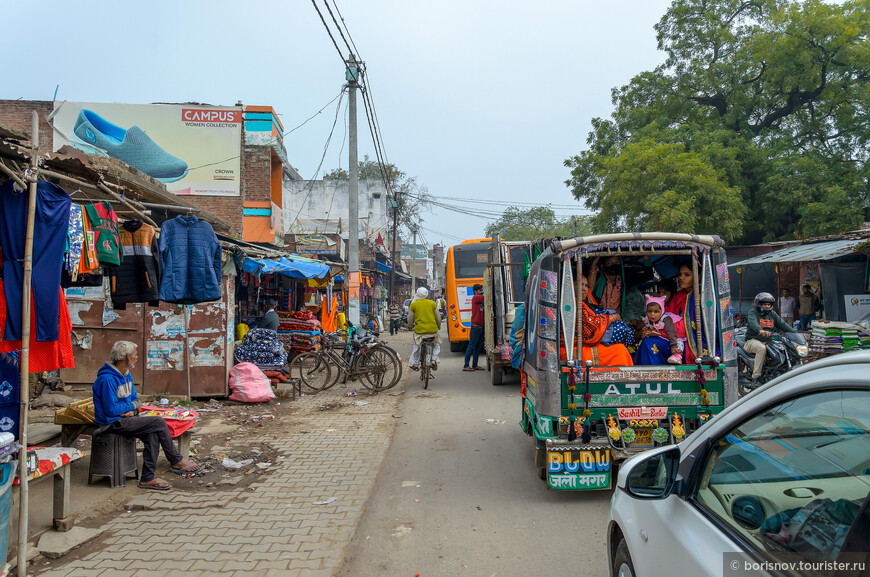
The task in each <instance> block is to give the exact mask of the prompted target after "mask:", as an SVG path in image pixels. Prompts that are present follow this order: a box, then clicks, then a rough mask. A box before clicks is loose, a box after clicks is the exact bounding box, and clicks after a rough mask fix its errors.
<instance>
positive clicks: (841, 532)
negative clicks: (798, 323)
mask: <svg viewBox="0 0 870 577" xmlns="http://www.w3.org/2000/svg"><path fill="white" fill-rule="evenodd" d="M607 544H608V554H609V556H610V557H609V560H610V575H611V576H612V577H678V576H681V575H686V576H690V575H691V576H692V577H698V576H710V577H712V576H716V577H728V576H730V575H870V554H868V553H867V552H868V551H870V351H859V352H854V353H845V354H841V355H837V356H833V357H829V358H826V359H823V360H820V361H817V362H814V363H811V364H808V365H804V366H802V367H799V368H797V369H795V370H793V371H791V372H790V373H787V374H786V375H783V376H781V377H779V378H777V379H775V380H773V381H771V382H770V383H768V384H766V385H764V386H763V387H761V388H760V389H758V390H757V391H754V392H753V393H752V394H750V395H748V396H746V397H744V398H742V399H740V400H739V401H737V402H735V403H734V404H733V405H731V406H729V407H728V408H727V409H725V410H724V411H722V413H720V414H719V415H717V416H716V417H715V418H714V419H712V420H711V421H710V422H709V423H707V424H706V425H704V426H703V427H702V428H700V429H698V430H697V431H696V432H695V433H693V434H692V435H691V436H689V437H688V438H687V439H686V440H684V441H683V442H682V443H680V444H679V445H671V446H665V447H659V448H656V449H653V450H650V451H647V452H646V453H643V454H641V455H638V456H636V457H633V458H631V459H629V460H628V461H626V462H625V463H624V464H623V465H622V466H621V468H620V470H619V476H618V480H617V488H616V490H615V491H614V494H613V498H612V500H611V504H610V523H609V527H608V532H607ZM850 552H857V553H852V554H849V553H850ZM855 555H858V556H859V557H861V558H862V559H863V560H864V563H865V565H864V567H863V569H862V570H860V571H858V572H845V573H837V572H835V571H831V570H830V568H831V567H832V565H830V564H828V565H815V566H812V565H810V566H808V567H820V568H822V569H823V570H821V571H818V572H813V571H810V572H801V571H800V570H797V569H796V567H798V565H792V566H791V568H789V569H786V570H783V571H781V572H777V571H776V570H773V569H777V567H773V566H771V565H770V563H771V562H782V561H788V562H790V563H794V562H795V561H797V560H798V559H804V558H806V559H808V560H809V561H808V562H816V563H818V562H819V560H820V559H821V560H823V561H828V562H831V561H838V560H839V561H850V562H854V558H855ZM747 568H753V569H760V570H759V571H757V572H748V571H747V572H741V571H743V570H745V569H747ZM778 568H779V569H781V568H782V567H781V566H780V567H778ZM825 568H827V570H824V569H825ZM792 569H795V570H794V571H792Z"/></svg>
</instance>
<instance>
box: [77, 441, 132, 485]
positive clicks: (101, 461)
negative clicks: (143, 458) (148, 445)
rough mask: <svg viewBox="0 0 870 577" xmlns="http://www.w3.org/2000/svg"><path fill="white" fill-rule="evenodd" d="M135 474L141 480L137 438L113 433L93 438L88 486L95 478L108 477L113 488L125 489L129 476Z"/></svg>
mask: <svg viewBox="0 0 870 577" xmlns="http://www.w3.org/2000/svg"><path fill="white" fill-rule="evenodd" d="M130 473H135V475H136V477H135V478H136V479H138V478H139V459H138V458H137V457H136V439H135V437H124V436H122V435H116V434H113V433H94V435H93V436H92V437H91V464H90V467H89V468H88V485H93V482H94V477H108V478H109V481H110V482H111V485H112V488H114V487H123V486H124V483H125V481H126V479H127V475H129V474H130Z"/></svg>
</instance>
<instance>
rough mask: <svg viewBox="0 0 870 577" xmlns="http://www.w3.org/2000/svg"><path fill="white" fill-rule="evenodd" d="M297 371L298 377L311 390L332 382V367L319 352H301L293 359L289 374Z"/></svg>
mask: <svg viewBox="0 0 870 577" xmlns="http://www.w3.org/2000/svg"><path fill="white" fill-rule="evenodd" d="M296 371H298V373H299V379H300V380H301V381H302V383H303V384H304V385H305V386H306V387H308V389H309V390H311V391H312V392H315V393H317V392H319V391H322V390H323V389H324V387H328V386H330V383H331V382H332V369H331V368H330V367H329V363H328V362H326V359H324V358H323V356H322V355H320V354H319V353H311V352H309V353H302V354H301V355H299V356H298V357H296V358H295V359H293V366H292V368H291V370H290V374H291V375H294V373H295V372H296Z"/></svg>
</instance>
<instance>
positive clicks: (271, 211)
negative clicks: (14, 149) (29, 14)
mask: <svg viewBox="0 0 870 577" xmlns="http://www.w3.org/2000/svg"><path fill="white" fill-rule="evenodd" d="M65 104H67V103H61V102H52V101H44V100H0V123H3V124H5V125H7V126H9V127H10V128H12V129H14V130H17V131H20V132H25V133H29V132H30V125H31V111H33V110H35V111H36V112H37V114H38V115H39V125H40V131H39V135H40V139H39V141H40V152H41V153H42V154H49V153H51V152H52V151H53V150H54V148H57V147H58V146H57V143H56V140H57V139H58V137H59V136H60V137H62V138H63V139H66V140H74V138H73V137H72V136H70V135H68V134H65V132H66V130H64V131H62V130H60V129H58V128H57V118H56V117H55V115H57V114H58V110H59V109H60V108H62V106H63V105H65ZM73 105H74V103H69V106H73ZM105 106H107V107H108V106H114V107H121V106H130V107H136V106H138V107H141V108H149V107H150V108H152V109H159V108H161V107H166V108H170V107H172V108H179V107H190V108H194V109H196V110H215V111H220V112H224V113H226V114H227V116H226V118H227V119H229V120H228V122H232V123H237V124H240V125H241V126H240V134H241V136H240V141H239V143H238V147H235V146H234V145H233V144H232V143H230V144H229V146H230V147H231V148H233V149H235V150H236V151H237V152H236V155H235V156H236V158H238V170H239V172H240V174H239V175H238V180H237V181H236V182H237V184H236V186H235V187H234V188H233V189H232V190H233V192H232V193H229V194H228V193H224V194H220V195H208V194H189V195H185V199H186V200H188V201H190V202H191V203H193V204H195V205H199V206H201V207H203V208H204V209H205V210H208V211H209V212H210V213H211V214H213V215H215V216H217V217H219V218H221V219H223V220H224V221H226V222H227V223H229V225H230V234H231V235H232V236H234V237H236V238H239V239H241V240H244V241H247V242H257V243H269V244H275V245H278V246H283V245H284V225H283V203H284V196H285V192H284V191H285V190H286V189H287V188H288V187H289V186H291V185H290V183H291V182H293V181H298V180H302V178H301V177H300V176H299V174H298V173H297V172H296V170H295V169H294V168H293V167H292V166H291V164H290V162H289V160H288V159H287V150H286V149H285V147H284V141H283V136H282V134H283V130H284V129H283V126H282V125H281V121H280V120H279V119H278V116H277V113H276V112H275V110H274V109H273V108H272V107H270V106H243V105H242V104H241V103H238V104H237V105H236V106H234V107H211V106H208V105H200V104H183V105H170V104H166V105H163V104H160V105H109V104H107V105H105ZM50 121H51V123H52V124H49V122H50ZM53 125H54V126H53ZM145 132H147V130H146V131H145ZM61 142H63V140H62V141H61ZM161 143H162V144H164V145H165V146H167V148H169V147H171V143H170V144H169V145H167V144H166V143H165V142H164V141H161ZM85 144H87V143H85ZM91 153H92V152H91ZM215 160H216V161H225V160H233V159H224V158H219V159H215ZM215 164H217V162H215ZM195 168H201V167H195ZM191 170H193V169H191ZM216 172H218V171H216ZM220 172H225V173H228V174H227V175H226V176H225V177H220V176H215V177H214V178H215V180H218V179H219V178H220V179H223V180H226V181H233V180H236V175H235V174H231V173H234V172H235V170H226V171H220ZM164 182H165V181H164ZM181 182H183V180H182V181H181ZM168 188H169V190H173V186H172V185H170V186H169V187H168Z"/></svg>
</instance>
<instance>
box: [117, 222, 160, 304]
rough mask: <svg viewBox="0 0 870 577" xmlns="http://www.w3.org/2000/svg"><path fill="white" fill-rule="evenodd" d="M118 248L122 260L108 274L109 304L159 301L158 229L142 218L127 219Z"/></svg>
mask: <svg viewBox="0 0 870 577" xmlns="http://www.w3.org/2000/svg"><path fill="white" fill-rule="evenodd" d="M120 235H121V250H122V251H123V253H124V260H123V262H121V265H120V266H118V267H115V268H113V269H112V270H111V271H110V273H109V276H110V278H111V281H112V282H111V288H112V304H113V305H114V306H115V308H116V309H120V310H124V309H125V308H126V305H127V303H144V302H147V303H148V304H149V305H151V306H152V307H156V306H158V305H159V304H160V302H159V300H158V287H159V286H160V250H159V248H158V246H157V231H156V230H155V229H154V227H153V226H151V225H149V224H146V223H144V222H142V221H141V220H129V221H127V222H125V223H124V224H123V225H121V229H120Z"/></svg>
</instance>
